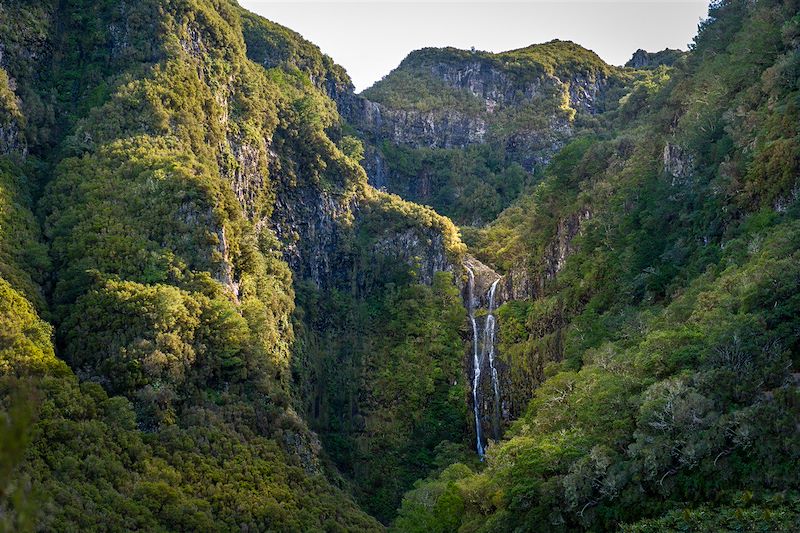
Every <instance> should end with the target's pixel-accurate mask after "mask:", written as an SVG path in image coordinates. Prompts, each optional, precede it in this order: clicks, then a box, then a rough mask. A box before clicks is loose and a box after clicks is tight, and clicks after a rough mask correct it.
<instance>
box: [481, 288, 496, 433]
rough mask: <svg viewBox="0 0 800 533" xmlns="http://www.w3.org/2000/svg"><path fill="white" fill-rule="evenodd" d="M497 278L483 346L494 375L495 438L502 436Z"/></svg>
mask: <svg viewBox="0 0 800 533" xmlns="http://www.w3.org/2000/svg"><path fill="white" fill-rule="evenodd" d="M499 281H500V278H497V279H496V280H495V281H494V283H492V287H491V288H490V289H489V315H488V316H487V317H486V325H485V326H484V332H483V347H484V350H486V351H488V352H489V370H490V372H491V377H492V390H493V391H494V406H493V407H494V417H492V429H493V430H494V439H495V440H497V439H499V438H500V380H499V379H498V377H497V368H495V366H494V341H495V339H494V337H495V330H496V320H495V318H494V292H495V290H496V289H497V283H498V282H499Z"/></svg>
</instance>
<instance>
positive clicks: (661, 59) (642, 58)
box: [625, 48, 686, 69]
mask: <svg viewBox="0 0 800 533" xmlns="http://www.w3.org/2000/svg"><path fill="white" fill-rule="evenodd" d="M684 55H686V52H683V51H681V50H674V49H672V48H665V49H664V50H661V51H660V52H648V51H646V50H642V49H641V48H640V49H638V50H636V51H635V52H634V53H633V56H632V57H631V58H630V59H629V60H628V62H627V63H625V66H626V67H629V68H637V69H647V68H656V67H658V66H660V65H665V66H668V67H669V66H671V65H673V64H674V63H675V62H676V61H677V60H678V59H680V58H681V57H683V56H684Z"/></svg>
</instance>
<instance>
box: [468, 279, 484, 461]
mask: <svg viewBox="0 0 800 533" xmlns="http://www.w3.org/2000/svg"><path fill="white" fill-rule="evenodd" d="M467 275H468V276H469V282H468V285H467V286H468V295H469V301H468V302H467V309H468V310H469V321H470V322H471V323H472V370H473V377H472V407H473V411H475V441H476V442H477V450H478V455H479V456H480V458H481V460H483V444H482V443H481V417H480V404H479V403H478V384H479V383H480V381H481V362H482V361H481V358H480V356H479V355H480V350H479V349H478V324H477V323H476V322H475V273H474V272H473V271H472V269H471V268H469V267H467Z"/></svg>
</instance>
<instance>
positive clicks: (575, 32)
mask: <svg viewBox="0 0 800 533" xmlns="http://www.w3.org/2000/svg"><path fill="white" fill-rule="evenodd" d="M239 3H240V4H241V5H242V6H243V7H245V8H247V9H249V10H251V11H254V12H256V13H258V14H259V15H262V16H264V17H266V18H268V19H270V20H273V21H275V22H277V23H279V24H283V25H284V26H288V27H289V28H291V29H293V30H295V31H297V32H299V33H300V34H302V35H303V36H304V37H305V38H306V39H308V40H310V41H312V42H313V43H315V44H317V45H318V46H319V47H320V48H321V49H322V51H323V52H325V53H326V54H328V55H330V56H331V57H333V59H334V60H335V61H336V62H337V63H339V64H340V65H342V66H344V67H345V68H346V69H347V72H348V73H349V74H350V76H351V78H352V79H353V83H355V86H356V90H357V91H361V90H363V89H366V88H367V87H369V86H370V85H372V84H373V83H375V82H376V81H377V80H379V79H380V78H381V77H383V76H385V75H386V74H387V73H388V72H389V71H390V70H392V69H393V68H395V67H396V66H397V65H398V64H399V63H400V61H401V60H402V59H403V58H404V57H405V56H406V55H407V54H408V53H409V52H411V51H412V50H416V49H419V48H423V47H426V46H455V47H457V48H464V49H468V48H470V47H472V46H474V47H475V48H477V49H479V50H489V51H493V52H501V51H504V50H512V49H514V48H522V47H524V46H528V45H530V44H533V43H541V42H546V41H549V40H551V39H563V40H570V41H575V42H576V43H578V44H581V45H583V46H585V47H586V48H589V49H591V50H594V51H595V52H597V54H599V55H600V57H602V58H603V59H604V60H605V61H607V62H608V63H611V64H614V65H622V64H624V63H625V62H626V61H627V60H628V59H630V56H631V55H632V54H633V52H634V51H636V50H637V49H638V48H644V49H645V50H648V51H657V50H662V49H664V48H680V49H682V50H685V49H686V47H687V45H688V44H689V43H690V42H691V40H692V38H693V37H694V35H695V34H696V32H697V24H698V23H699V22H700V20H701V19H702V18H703V17H705V15H706V13H707V6H708V2H707V1H706V0H689V1H686V0H684V1H670V0H639V1H632V0H618V1H616V2H612V1H608V0H595V1H586V0H562V1H560V2H553V1H549V2H547V1H539V0H533V1H531V0H528V1H522V0H517V1H514V2H487V1H485V0H484V1H468V2H463V1H462V2H456V1H454V0H444V1H442V0H439V1H432V2H411V1H398V0H394V1H392V0H362V1H360V2H342V1H337V0H295V1H294V2H286V1H280V0H239Z"/></svg>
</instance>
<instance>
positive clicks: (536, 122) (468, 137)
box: [329, 42, 612, 184]
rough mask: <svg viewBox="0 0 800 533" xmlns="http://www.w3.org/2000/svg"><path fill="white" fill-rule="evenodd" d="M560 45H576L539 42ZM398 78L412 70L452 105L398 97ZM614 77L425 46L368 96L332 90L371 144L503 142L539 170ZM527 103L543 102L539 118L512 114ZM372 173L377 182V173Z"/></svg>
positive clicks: (599, 103)
mask: <svg viewBox="0 0 800 533" xmlns="http://www.w3.org/2000/svg"><path fill="white" fill-rule="evenodd" d="M553 45H563V46H568V45H569V46H573V47H574V46H576V45H572V43H560V42H554V43H547V44H546V45H539V46H542V47H546V46H553ZM535 48H536V46H534V47H531V49H535ZM525 50H527V49H525ZM515 52H519V51H515ZM584 52H585V53H587V54H588V53H589V52H588V51H585V50H584ZM512 53H513V52H509V53H507V54H512ZM598 61H599V60H598ZM393 76H394V77H398V76H405V77H408V76H410V77H412V79H413V82H414V83H420V84H428V85H430V88H429V89H427V91H428V92H429V93H434V92H437V91H438V92H441V93H443V94H445V95H446V96H443V97H442V98H443V99H444V101H445V103H444V104H443V105H429V104H427V103H426V102H425V101H422V100H420V99H416V100H415V99H413V98H412V99H410V100H409V101H404V102H399V103H398V102H397V100H398V99H397V98H394V97H393V95H392V87H391V85H392V83H393V81H392V80H393ZM611 81H612V75H611V74H610V73H609V72H606V71H604V70H601V69H592V68H586V69H576V70H574V71H571V72H570V71H567V70H563V71H553V72H548V71H547V70H546V69H545V68H543V67H542V65H541V64H539V63H536V62H533V63H531V64H530V65H529V66H528V68H519V67H518V66H517V64H516V63H515V62H514V61H513V60H512V59H511V58H507V57H505V56H504V55H503V54H486V53H470V52H464V51H460V50H455V49H424V50H420V51H417V52H413V53H412V54H410V55H409V56H408V57H407V58H406V59H405V60H404V61H403V62H402V63H401V65H400V66H399V67H398V68H397V69H396V70H395V71H393V72H392V73H391V74H390V75H389V76H387V78H385V79H384V80H382V81H381V82H378V84H377V85H376V86H375V87H373V88H371V89H368V90H367V91H365V92H364V93H363V95H361V96H359V95H352V94H346V93H345V94H342V93H341V92H336V93H335V94H331V96H332V97H333V98H334V99H335V100H336V101H337V104H338V105H339V110H340V112H341V113H342V115H343V116H344V117H345V118H346V119H347V120H348V121H349V122H350V123H351V124H353V125H354V126H355V127H356V128H357V129H359V130H360V131H361V133H362V134H363V135H364V137H365V138H366V139H367V140H368V141H370V142H374V143H376V144H379V143H380V142H383V141H389V142H392V143H395V144H399V145H406V146H412V147H418V148H421V147H426V148H463V147H465V146H469V145H473V144H482V143H486V142H501V143H503V144H504V145H505V148H506V149H507V150H508V151H509V153H510V154H511V155H512V156H513V157H514V158H515V159H517V160H519V162H520V163H522V164H523V166H525V167H526V168H528V169H532V168H534V167H536V166H537V165H541V164H545V163H546V162H547V161H549V158H550V156H552V154H553V153H554V152H555V151H557V150H558V149H560V148H561V146H563V144H564V142H565V141H566V139H568V138H569V137H570V136H571V135H572V119H573V117H574V115H575V113H585V114H590V115H591V114H596V113H599V112H601V111H602V110H603V108H604V103H603V97H604V95H605V92H606V90H607V89H608V87H609V85H610V83H611ZM404 83H405V82H404ZM387 85H388V86H389V88H386V86H387ZM329 94H330V92H329ZM449 100H452V101H451V102H450V103H449V104H448V103H447V102H448V101H449ZM437 102H438V101H437ZM526 107H535V108H536V110H535V114H534V115H532V116H531V117H530V119H531V120H528V121H524V120H522V121H520V120H516V119H513V120H512V119H511V117H510V115H512V114H515V113H516V112H518V111H520V110H522V111H523V112H525V108H526ZM370 178H371V182H372V183H373V184H376V183H377V180H376V178H375V176H374V175H373V173H370ZM383 178H385V176H383Z"/></svg>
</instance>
